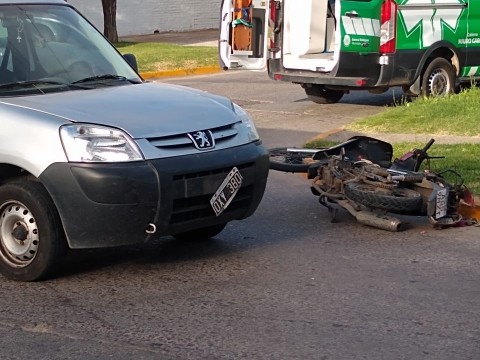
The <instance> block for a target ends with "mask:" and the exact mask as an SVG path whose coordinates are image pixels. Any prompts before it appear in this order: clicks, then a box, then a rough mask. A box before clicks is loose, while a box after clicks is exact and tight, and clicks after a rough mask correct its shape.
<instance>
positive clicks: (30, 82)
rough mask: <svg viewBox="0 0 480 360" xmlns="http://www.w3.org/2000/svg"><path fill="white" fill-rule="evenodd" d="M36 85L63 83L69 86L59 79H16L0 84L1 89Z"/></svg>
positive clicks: (62, 84)
mask: <svg viewBox="0 0 480 360" xmlns="http://www.w3.org/2000/svg"><path fill="white" fill-rule="evenodd" d="M35 85H61V86H68V84H65V83H62V82H58V81H50V80H28V81H15V82H9V83H5V84H0V89H9V88H15V87H32V86H35Z"/></svg>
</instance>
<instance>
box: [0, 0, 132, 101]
mask: <svg viewBox="0 0 480 360" xmlns="http://www.w3.org/2000/svg"><path fill="white" fill-rule="evenodd" d="M141 81H142V80H141V79H140V78H139V77H138V75H137V73H136V72H135V71H134V70H133V69H132V68H131V67H130V66H129V65H128V63H127V62H126V61H125V60H124V58H123V57H122V56H121V55H120V54H119V53H118V52H117V51H116V49H115V48H114V47H113V46H112V45H111V44H110V43H109V42H108V41H106V40H105V38H104V37H103V36H102V34H101V33H99V32H98V31H97V30H96V29H95V28H94V27H93V26H92V25H91V24H90V23H89V22H88V21H87V20H85V19H84V18H83V17H82V16H81V15H79V14H78V13H77V12H76V11H75V10H74V9H72V8H71V7H69V6H68V5H53V4H47V5H1V6H0V96H13V95H26V94H43V93H46V92H51V91H68V90H74V89H91V88H93V87H97V86H116V85H124V84H130V83H140V82H141ZM76 84H82V86H79V85H76ZM2 85H3V86H2Z"/></svg>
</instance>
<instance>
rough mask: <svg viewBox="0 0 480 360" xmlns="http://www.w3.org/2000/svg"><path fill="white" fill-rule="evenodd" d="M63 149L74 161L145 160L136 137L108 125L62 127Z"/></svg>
mask: <svg viewBox="0 0 480 360" xmlns="http://www.w3.org/2000/svg"><path fill="white" fill-rule="evenodd" d="M60 137H61V139H62V143H63V148H64V150H65V154H66V155H67V158H68V161H72V162H126V161H139V160H143V156H142V154H141V152H140V150H139V149H138V147H137V145H136V144H135V143H134V142H133V140H132V139H131V138H130V136H128V135H127V134H126V133H124V132H123V131H121V130H118V129H114V128H109V127H106V126H98V125H89V124H73V125H64V126H62V127H61V129H60Z"/></svg>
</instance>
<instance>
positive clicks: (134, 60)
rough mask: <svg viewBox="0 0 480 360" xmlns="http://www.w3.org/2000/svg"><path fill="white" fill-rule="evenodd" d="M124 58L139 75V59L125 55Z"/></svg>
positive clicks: (131, 55)
mask: <svg viewBox="0 0 480 360" xmlns="http://www.w3.org/2000/svg"><path fill="white" fill-rule="evenodd" d="M123 58H124V59H125V60H126V61H127V62H128V64H129V65H130V66H131V67H132V68H133V69H134V70H135V71H136V72H137V73H138V64H137V58H136V57H135V55H133V54H124V55H123Z"/></svg>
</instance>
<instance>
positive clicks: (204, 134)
mask: <svg viewBox="0 0 480 360" xmlns="http://www.w3.org/2000/svg"><path fill="white" fill-rule="evenodd" d="M187 135H188V137H189V138H190V140H192V142H193V145H195V147H196V148H197V149H198V150H208V149H213V148H214V147H215V139H214V138H213V134H212V132H211V131H210V130H205V131H197V132H195V133H189V134H187Z"/></svg>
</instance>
